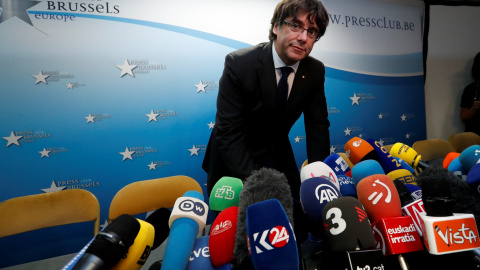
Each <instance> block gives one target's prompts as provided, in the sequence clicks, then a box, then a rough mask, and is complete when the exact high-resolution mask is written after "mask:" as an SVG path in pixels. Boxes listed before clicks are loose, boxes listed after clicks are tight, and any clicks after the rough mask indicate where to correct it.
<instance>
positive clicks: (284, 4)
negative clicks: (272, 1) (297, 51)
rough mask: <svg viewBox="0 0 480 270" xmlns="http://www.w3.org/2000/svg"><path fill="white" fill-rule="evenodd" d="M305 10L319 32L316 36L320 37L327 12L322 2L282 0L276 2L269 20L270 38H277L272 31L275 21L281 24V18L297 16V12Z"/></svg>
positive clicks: (326, 24) (326, 21)
mask: <svg viewBox="0 0 480 270" xmlns="http://www.w3.org/2000/svg"><path fill="white" fill-rule="evenodd" d="M303 12H307V13H308V19H309V21H310V23H313V21H315V22H316V24H317V26H318V29H319V32H318V37H319V38H320V37H322V36H323V35H324V34H325V31H326V29H327V26H328V21H329V19H328V13H327V10H326V9H325V7H324V6H323V4H322V2H320V1H318V0H282V1H280V3H278V5H277V7H276V8H275V11H274V12H273V17H272V20H271V26H270V33H269V36H268V38H269V39H270V40H275V39H277V35H275V34H274V33H273V26H274V25H275V23H277V24H278V26H281V25H282V24H283V20H285V19H286V18H288V17H294V18H295V17H297V15H298V14H299V13H303Z"/></svg>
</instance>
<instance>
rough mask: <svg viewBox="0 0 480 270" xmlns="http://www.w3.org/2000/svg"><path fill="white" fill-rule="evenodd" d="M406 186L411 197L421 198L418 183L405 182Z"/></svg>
mask: <svg viewBox="0 0 480 270" xmlns="http://www.w3.org/2000/svg"><path fill="white" fill-rule="evenodd" d="M405 186H406V187H407V189H408V191H409V192H410V195H412V199H414V200H419V199H421V198H422V188H421V187H419V186H418V185H414V184H405Z"/></svg>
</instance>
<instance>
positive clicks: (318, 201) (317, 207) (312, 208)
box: [300, 177, 342, 224]
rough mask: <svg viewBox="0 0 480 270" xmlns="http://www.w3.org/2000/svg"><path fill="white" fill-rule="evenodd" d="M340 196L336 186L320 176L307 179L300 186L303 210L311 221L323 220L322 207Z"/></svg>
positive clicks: (318, 221)
mask: <svg viewBox="0 0 480 270" xmlns="http://www.w3.org/2000/svg"><path fill="white" fill-rule="evenodd" d="M341 196H342V194H340V191H339V190H338V189H337V187H335V185H334V184H332V183H331V182H330V181H328V180H327V179H324V178H322V177H314V178H310V179H307V180H305V181H303V183H302V185H301V186H300V200H301V202H302V206H303V210H304V211H305V213H306V214H307V216H308V217H309V218H310V219H311V220H312V221H313V222H315V223H319V224H322V222H323V220H322V210H323V207H325V205H326V204H327V203H329V202H331V201H333V200H335V199H337V198H339V197H341Z"/></svg>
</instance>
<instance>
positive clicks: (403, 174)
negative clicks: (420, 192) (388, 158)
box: [387, 169, 417, 185]
mask: <svg viewBox="0 0 480 270" xmlns="http://www.w3.org/2000/svg"><path fill="white" fill-rule="evenodd" d="M387 176H388V177H389V178H390V179H392V180H399V181H402V183H404V184H414V185H416V184H417V179H415V176H413V174H412V173H410V171H408V170H406V169H399V170H395V171H391V172H389V173H388V174H387Z"/></svg>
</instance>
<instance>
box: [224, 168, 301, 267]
mask: <svg viewBox="0 0 480 270" xmlns="http://www.w3.org/2000/svg"><path fill="white" fill-rule="evenodd" d="M269 199H277V200H278V201H279V202H280V204H281V205H282V207H283V209H284V210H285V213H286V215H287V217H288V219H289V221H290V223H291V224H292V226H293V227H294V228H295V226H294V223H293V200H292V196H291V192H290V186H289V184H288V180H287V178H286V177H285V175H284V174H283V173H281V172H279V171H277V170H274V169H270V168H261V169H259V170H256V171H253V172H252V174H251V175H250V176H249V177H248V178H247V179H246V180H245V182H244V183H243V189H242V191H241V192H240V198H239V205H238V220H237V233H236V237H235V239H236V241H235V246H234V249H233V254H234V264H236V265H238V266H241V265H249V263H251V261H250V260H249V251H248V243H247V222H246V219H247V208H248V206H250V205H252V204H255V203H259V202H263V201H266V200H269Z"/></svg>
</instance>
